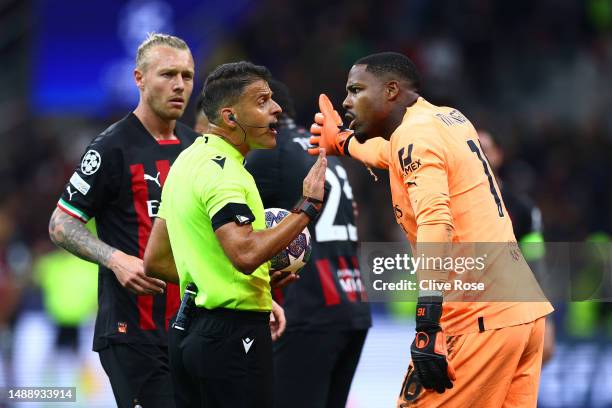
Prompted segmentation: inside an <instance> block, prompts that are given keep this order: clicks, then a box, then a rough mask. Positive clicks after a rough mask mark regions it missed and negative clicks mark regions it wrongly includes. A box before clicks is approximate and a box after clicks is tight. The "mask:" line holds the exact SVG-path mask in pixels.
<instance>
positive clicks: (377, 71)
mask: <svg viewBox="0 0 612 408" xmlns="http://www.w3.org/2000/svg"><path fill="white" fill-rule="evenodd" d="M353 65H366V72H371V73H372V74H374V75H376V76H377V77H385V76H397V77H399V78H400V79H403V80H405V81H407V82H409V83H410V86H411V87H412V88H413V89H414V90H415V91H418V90H419V87H420V86H421V77H420V75H419V71H418V70H417V68H416V66H415V65H414V62H412V61H411V60H410V58H408V57H407V56H405V55H404V54H400V53H397V52H380V53H378V54H371V55H368V56H366V57H363V58H360V59H358V60H357V61H356V62H355V63H354V64H353Z"/></svg>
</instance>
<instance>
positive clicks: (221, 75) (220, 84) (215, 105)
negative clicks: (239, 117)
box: [198, 61, 272, 123]
mask: <svg viewBox="0 0 612 408" xmlns="http://www.w3.org/2000/svg"><path fill="white" fill-rule="evenodd" d="M271 77H272V75H271V74H270V71H269V70H268V68H266V67H264V66H262V65H255V64H253V63H251V62H248V61H240V62H231V63H228V64H222V65H219V66H218V67H217V68H215V70H214V71H213V72H211V73H210V75H208V77H207V78H206V82H205V83H204V88H203V89H202V94H201V96H200V100H199V101H198V105H199V104H200V102H201V106H202V109H203V110H204V113H205V114H206V117H207V118H208V120H209V121H211V122H213V123H216V122H217V120H218V119H219V108H221V107H222V106H228V105H233V104H234V103H236V102H237V101H238V98H239V97H240V95H241V94H242V92H243V91H244V88H245V87H246V86H247V85H249V84H252V83H253V82H255V81H258V80H260V79H263V80H264V81H269V80H270V78H271ZM198 108H199V107H198Z"/></svg>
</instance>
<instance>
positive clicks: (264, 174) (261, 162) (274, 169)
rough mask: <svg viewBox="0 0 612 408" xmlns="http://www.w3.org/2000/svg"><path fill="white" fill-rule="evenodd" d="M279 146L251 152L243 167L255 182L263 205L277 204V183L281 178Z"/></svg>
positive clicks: (272, 205) (273, 205) (271, 205)
mask: <svg viewBox="0 0 612 408" xmlns="http://www.w3.org/2000/svg"><path fill="white" fill-rule="evenodd" d="M281 154H282V152H281V148H280V146H277V147H276V148H274V149H259V150H255V151H253V152H251V153H250V154H249V155H248V157H247V160H246V164H245V168H246V169H247V171H248V172H249V173H251V175H252V176H253V178H254V179H255V181H256V183H257V190H259V195H260V196H261V201H262V202H263V204H264V207H266V208H269V207H276V206H278V203H277V202H278V196H279V194H278V188H279V186H278V184H279V182H280V180H281V177H280V172H281Z"/></svg>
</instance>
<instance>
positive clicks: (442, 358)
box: [410, 296, 455, 393]
mask: <svg viewBox="0 0 612 408" xmlns="http://www.w3.org/2000/svg"><path fill="white" fill-rule="evenodd" d="M416 311H417V315H416V332H417V333H416V336H415V338H414V341H413V342H412V346H411V347H410V354H411V356H412V365H413V366H414V370H415V372H416V373H417V375H418V376H419V379H420V380H421V384H422V385H423V387H425V388H427V389H432V388H433V389H434V390H436V391H437V392H439V393H443V392H444V391H446V389H447V388H453V383H452V381H454V380H455V370H454V369H453V367H452V366H451V365H450V364H449V363H448V361H447V359H446V357H447V352H446V336H445V335H444V332H443V331H442V328H441V327H440V316H442V297H440V296H423V297H419V300H418V303H417V309H416Z"/></svg>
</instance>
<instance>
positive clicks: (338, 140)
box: [308, 94, 353, 156]
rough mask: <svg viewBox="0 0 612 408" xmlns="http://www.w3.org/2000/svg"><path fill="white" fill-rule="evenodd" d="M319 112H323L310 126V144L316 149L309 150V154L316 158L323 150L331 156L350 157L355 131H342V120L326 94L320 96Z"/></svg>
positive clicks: (316, 115) (316, 116)
mask: <svg viewBox="0 0 612 408" xmlns="http://www.w3.org/2000/svg"><path fill="white" fill-rule="evenodd" d="M319 110H320V111H321V112H318V113H316V114H315V117H314V120H315V122H314V123H313V124H312V125H311V126H310V133H311V134H312V136H311V137H310V144H311V145H313V146H314V147H313V148H310V149H308V153H310V154H311V155H313V156H315V155H317V154H319V148H323V149H325V152H326V153H327V154H328V155H329V156H344V155H348V142H349V140H350V138H351V137H352V136H353V131H352V130H347V129H345V130H341V129H340V127H341V126H342V119H341V118H340V115H339V114H338V112H337V111H336V110H334V106H333V105H332V103H331V101H330V100H329V98H328V97H327V95H325V94H321V95H319Z"/></svg>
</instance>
